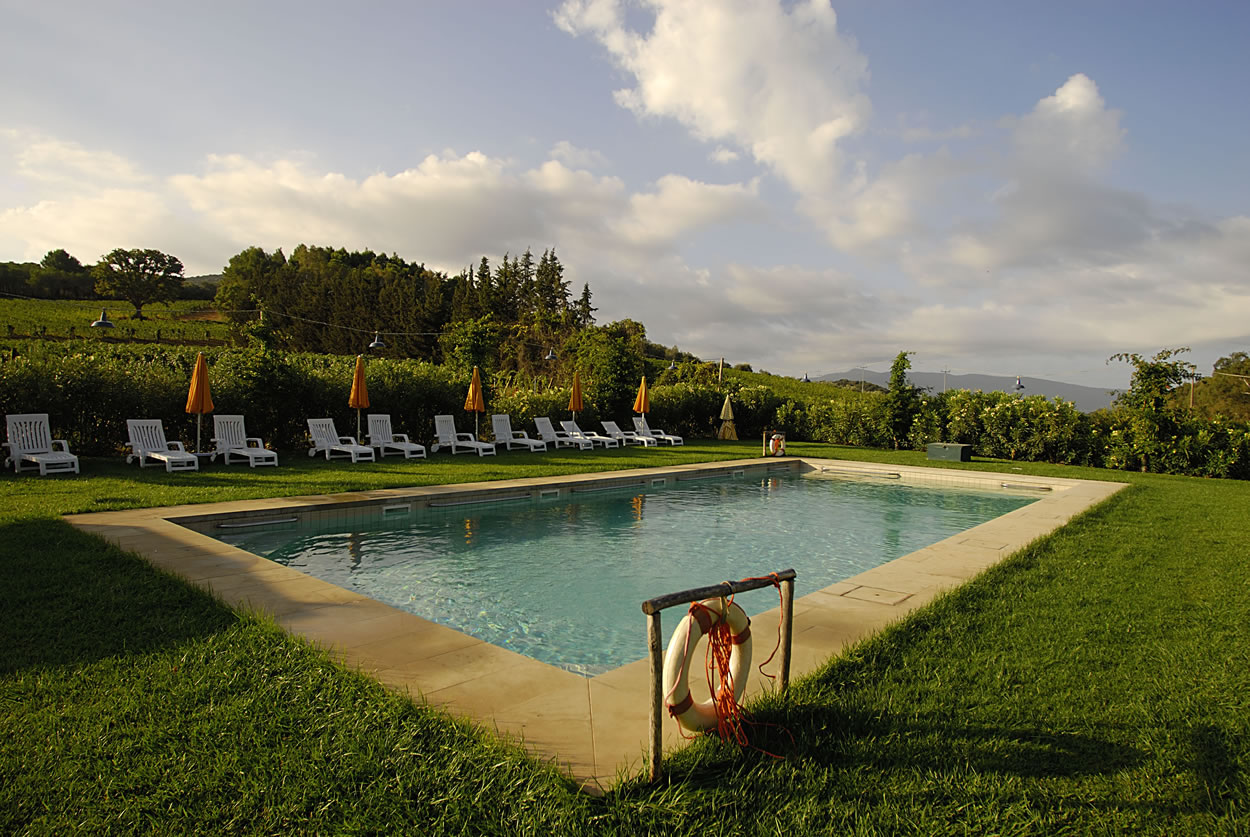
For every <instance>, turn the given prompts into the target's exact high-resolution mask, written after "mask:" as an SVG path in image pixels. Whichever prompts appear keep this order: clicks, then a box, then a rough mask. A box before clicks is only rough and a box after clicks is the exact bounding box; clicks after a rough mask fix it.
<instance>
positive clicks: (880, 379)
mask: <svg viewBox="0 0 1250 837" xmlns="http://www.w3.org/2000/svg"><path fill="white" fill-rule="evenodd" d="M907 377H908V379H909V380H910V381H911V382H912V384H913V385H914V386H918V387H923V388H925V389H927V390H929V391H930V392H941V391H942V386H943V378H945V386H946V389H971V390H977V389H979V390H982V391H984V392H993V391H995V390H997V391H999V392H1015V387H1016V379H1015V376H1012V377H1010V378H1004V377H1002V376H999V375H943V374H942V373H941V372H916V371H911V372H908V373H907ZM844 378H845V379H850V380H852V381H859V380H863V381H866V382H867V383H870V384H878V385H879V386H889V383H890V373H889V372H873V371H872V370H861V369H850V370H847V371H846V372H830V373H829V374H827V375H821V376H820V377H819V378H817V379H816V380H818V381H836V380H839V379H844ZM1020 383H1022V384H1024V390H1023V391H1022V394H1024V395H1045V396H1046V397H1047V398H1054V397H1056V396H1058V397H1059V398H1062V399H1064V400H1065V401H1071V402H1072V403H1073V404H1075V405H1076V408H1077V409H1078V410H1080V411H1081V412H1083V413H1092V412H1093V411H1094V410H1099V409H1102V408H1103V407H1110V406H1111V400H1112V398H1114V394H1113V391H1112V390H1109V389H1103V388H1101V387H1083V386H1081V385H1079V384H1065V383H1063V382H1061V381H1047V380H1046V379H1044V378H1026V377H1023V376H1022V377H1021V378H1020Z"/></svg>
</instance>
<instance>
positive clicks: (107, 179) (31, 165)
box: [8, 131, 147, 187]
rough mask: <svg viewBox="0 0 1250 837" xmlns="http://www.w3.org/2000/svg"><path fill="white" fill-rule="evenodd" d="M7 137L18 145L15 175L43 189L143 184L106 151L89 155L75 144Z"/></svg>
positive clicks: (135, 172)
mask: <svg viewBox="0 0 1250 837" xmlns="http://www.w3.org/2000/svg"><path fill="white" fill-rule="evenodd" d="M8 135H9V137H10V138H11V139H13V140H16V141H18V142H19V143H21V144H22V147H21V150H20V151H19V152H18V153H17V155H16V162H17V174H19V175H21V176H22V177H27V178H31V179H33V180H38V181H41V182H42V183H43V184H45V185H62V186H72V187H77V186H80V185H83V184H89V185H92V186H105V185H110V186H127V185H134V184H139V183H143V182H144V181H145V180H147V177H146V176H145V175H143V174H142V173H141V172H140V171H139V170H138V169H137V168H136V167H135V166H134V164H132V163H131V162H130V161H129V160H126V159H124V158H122V157H120V156H119V155H117V154H113V153H111V152H108V151H90V150H88V149H86V148H83V147H82V146H81V145H79V144H78V143H73V142H63V141H61V140H57V139H52V138H49V137H29V136H24V135H22V134H20V133H19V132H16V131H10V132H8Z"/></svg>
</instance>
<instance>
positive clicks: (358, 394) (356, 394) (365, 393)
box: [347, 355, 369, 443]
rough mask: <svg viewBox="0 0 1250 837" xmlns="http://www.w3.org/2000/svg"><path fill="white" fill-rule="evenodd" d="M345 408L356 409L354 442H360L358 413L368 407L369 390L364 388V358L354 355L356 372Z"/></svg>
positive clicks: (353, 375)
mask: <svg viewBox="0 0 1250 837" xmlns="http://www.w3.org/2000/svg"><path fill="white" fill-rule="evenodd" d="M347 406H349V407H354V408H355V409H356V442H357V443H359V442H360V411H361V410H362V409H364V408H365V407H368V406H369V388H368V387H367V386H365V356H364V355H356V371H355V372H354V373H353V374H352V394H351V395H350V396H349V397H348V399H347Z"/></svg>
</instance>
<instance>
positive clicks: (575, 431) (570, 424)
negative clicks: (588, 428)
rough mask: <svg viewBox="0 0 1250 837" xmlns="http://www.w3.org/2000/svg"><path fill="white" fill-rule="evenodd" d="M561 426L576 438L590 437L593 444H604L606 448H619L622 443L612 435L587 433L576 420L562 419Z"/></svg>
mask: <svg viewBox="0 0 1250 837" xmlns="http://www.w3.org/2000/svg"><path fill="white" fill-rule="evenodd" d="M560 426H561V427H563V428H564V432H565V433H567V434H569V436H571V437H572V438H574V439H589V440H590V442H591V444H594V445H603V446H604V447H605V448H619V447H620V446H621V443H620V442H619V441H617V440H616V439H613V438H612V437H611V436H601V435H599V434H598V433H587V432H585V431H584V430H582V429H581V428H580V427H578V426H577V422H575V421H562V422H560Z"/></svg>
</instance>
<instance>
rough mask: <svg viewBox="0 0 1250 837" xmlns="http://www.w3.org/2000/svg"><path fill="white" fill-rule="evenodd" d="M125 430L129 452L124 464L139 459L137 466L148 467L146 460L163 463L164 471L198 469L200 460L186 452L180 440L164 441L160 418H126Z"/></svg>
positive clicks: (163, 426) (163, 427)
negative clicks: (127, 436)
mask: <svg viewBox="0 0 1250 837" xmlns="http://www.w3.org/2000/svg"><path fill="white" fill-rule="evenodd" d="M126 431H127V433H129V434H130V454H129V455H128V456H127V457H126V464H127V465H129V464H130V463H131V462H133V461H134V460H136V459H138V460H139V467H140V468H146V467H148V464H149V463H148V460H149V459H151V460H154V461H155V462H159V463H162V464H164V466H165V470H166V471H198V470H200V460H199V458H198V457H196V456H195V454H192V453H187V449H186V447H184V446H183V444H182V442H167V441H165V425H163V424H161V420H160V419H127V420H126Z"/></svg>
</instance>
